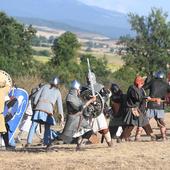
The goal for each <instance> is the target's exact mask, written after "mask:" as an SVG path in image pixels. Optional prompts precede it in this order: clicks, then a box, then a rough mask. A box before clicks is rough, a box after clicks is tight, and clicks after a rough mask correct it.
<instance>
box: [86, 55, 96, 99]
mask: <svg viewBox="0 0 170 170" xmlns="http://www.w3.org/2000/svg"><path fill="white" fill-rule="evenodd" d="M87 65H88V72H89V80H90V86H91V90H92V96H95V92H94V86H93V82H92V77H91V69H90V62H89V58H87Z"/></svg>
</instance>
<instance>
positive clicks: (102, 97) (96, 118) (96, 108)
mask: <svg viewBox="0 0 170 170" xmlns="http://www.w3.org/2000/svg"><path fill="white" fill-rule="evenodd" d="M91 85H93V88H94V89H92V86H91ZM93 90H94V92H95V94H96V95H97V99H96V102H95V103H93V104H92V105H90V106H89V107H88V108H87V112H86V117H87V119H88V121H89V124H90V126H91V127H92V128H93V131H94V132H95V133H96V132H99V133H101V134H102V136H103V137H104V138H105V140H106V142H107V144H108V146H109V147H111V146H112V140H111V135H110V132H109V128H108V124H107V121H106V118H105V115H104V113H103V110H104V106H105V103H106V101H107V100H108V99H109V98H110V96H111V92H110V90H108V89H106V88H105V87H104V86H103V85H102V84H100V83H97V82H96V76H95V74H94V73H93V72H91V74H89V73H88V75H87V86H84V87H83V88H82V92H81V96H82V98H84V99H88V98H89V96H90V95H92V93H93Z"/></svg>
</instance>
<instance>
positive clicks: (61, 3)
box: [0, 0, 131, 38]
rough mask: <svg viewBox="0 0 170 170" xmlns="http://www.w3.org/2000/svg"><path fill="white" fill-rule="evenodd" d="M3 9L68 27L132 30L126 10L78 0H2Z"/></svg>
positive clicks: (118, 33)
mask: <svg viewBox="0 0 170 170" xmlns="http://www.w3.org/2000/svg"><path fill="white" fill-rule="evenodd" d="M0 10H1V11H4V12H6V13H7V14H8V15H10V16H16V17H24V18H28V17H29V18H34V19H35V18H36V19H37V18H38V19H43V20H47V21H49V22H53V24H52V25H55V24H57V23H58V26H62V27H64V28H65V29H68V28H69V29H78V30H85V31H89V32H94V33H98V34H102V35H106V36H110V37H112V38H119V36H121V35H126V34H130V33H131V32H130V27H129V24H128V21H127V16H126V15H125V14H122V13H119V12H115V11H109V10H105V9H102V8H98V7H94V6H88V5H86V4H83V3H82V2H80V1H78V0H41V1H35V0H13V1H11V0H6V1H2V2H1V4H0ZM27 21H28V20H27ZM37 23H39V22H38V21H37ZM54 23H55V24H54ZM59 23H60V24H59ZM46 26H47V25H46Z"/></svg>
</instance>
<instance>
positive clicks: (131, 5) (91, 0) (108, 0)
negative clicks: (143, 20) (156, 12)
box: [79, 0, 170, 18]
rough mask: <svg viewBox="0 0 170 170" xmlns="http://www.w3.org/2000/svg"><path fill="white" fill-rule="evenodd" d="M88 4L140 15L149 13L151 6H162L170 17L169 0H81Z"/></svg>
mask: <svg viewBox="0 0 170 170" xmlns="http://www.w3.org/2000/svg"><path fill="white" fill-rule="evenodd" d="M79 1H82V2H84V3H86V4H88V5H94V6H98V7H101V8H106V9H110V10H115V11H119V12H123V13H129V12H133V13H137V14H139V15H148V13H149V12H150V10H151V7H156V8H162V9H163V11H164V12H168V16H169V18H170V1H169V0H79Z"/></svg>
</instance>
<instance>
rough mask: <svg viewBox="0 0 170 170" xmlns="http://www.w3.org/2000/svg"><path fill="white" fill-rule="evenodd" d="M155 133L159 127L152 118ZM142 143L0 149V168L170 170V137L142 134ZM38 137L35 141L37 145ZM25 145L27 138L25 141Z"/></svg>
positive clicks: (168, 124) (167, 120) (167, 117)
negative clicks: (161, 138)
mask: <svg viewBox="0 0 170 170" xmlns="http://www.w3.org/2000/svg"><path fill="white" fill-rule="evenodd" d="M166 122H167V127H168V131H167V133H168V137H169V136H170V113H167V114H166ZM152 127H153V129H154V132H155V133H156V134H159V130H158V128H157V126H156V124H155V122H154V121H153V120H152ZM142 139H143V141H142V142H124V143H116V141H115V140H113V147H112V148H108V147H107V145H106V143H104V144H97V145H86V146H83V148H82V150H81V151H77V152H76V151H75V145H64V144H60V145H56V144H55V145H53V146H52V150H51V151H47V152H46V151H45V150H44V149H40V148H42V147H40V146H36V145H34V146H33V147H32V148H30V149H29V150H27V151H26V150H21V149H20V148H22V145H21V144H19V145H18V146H17V151H0V169H2V170H11V169H12V170H17V169H18V170H24V169H29V170H30V169H37V170H47V169H61V170H62V169H69V170H70V169H71V170H75V169H77V170H78V169H82V170H84V169H88V170H91V169H94V170H95V169H102V170H103V169H106V170H113V169H115V170H119V169H121V170H126V169H127V170H133V169H134V170H143V169H147V170H148V169H149V170H151V169H153V170H157V169H160V170H169V169H170V137H169V140H168V141H166V142H160V141H159V142H158V141H154V142H151V141H149V138H148V137H146V136H145V134H143V136H142ZM37 141H38V140H37V139H36V138H35V139H34V143H35V144H37ZM22 144H25V140H23V141H22Z"/></svg>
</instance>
